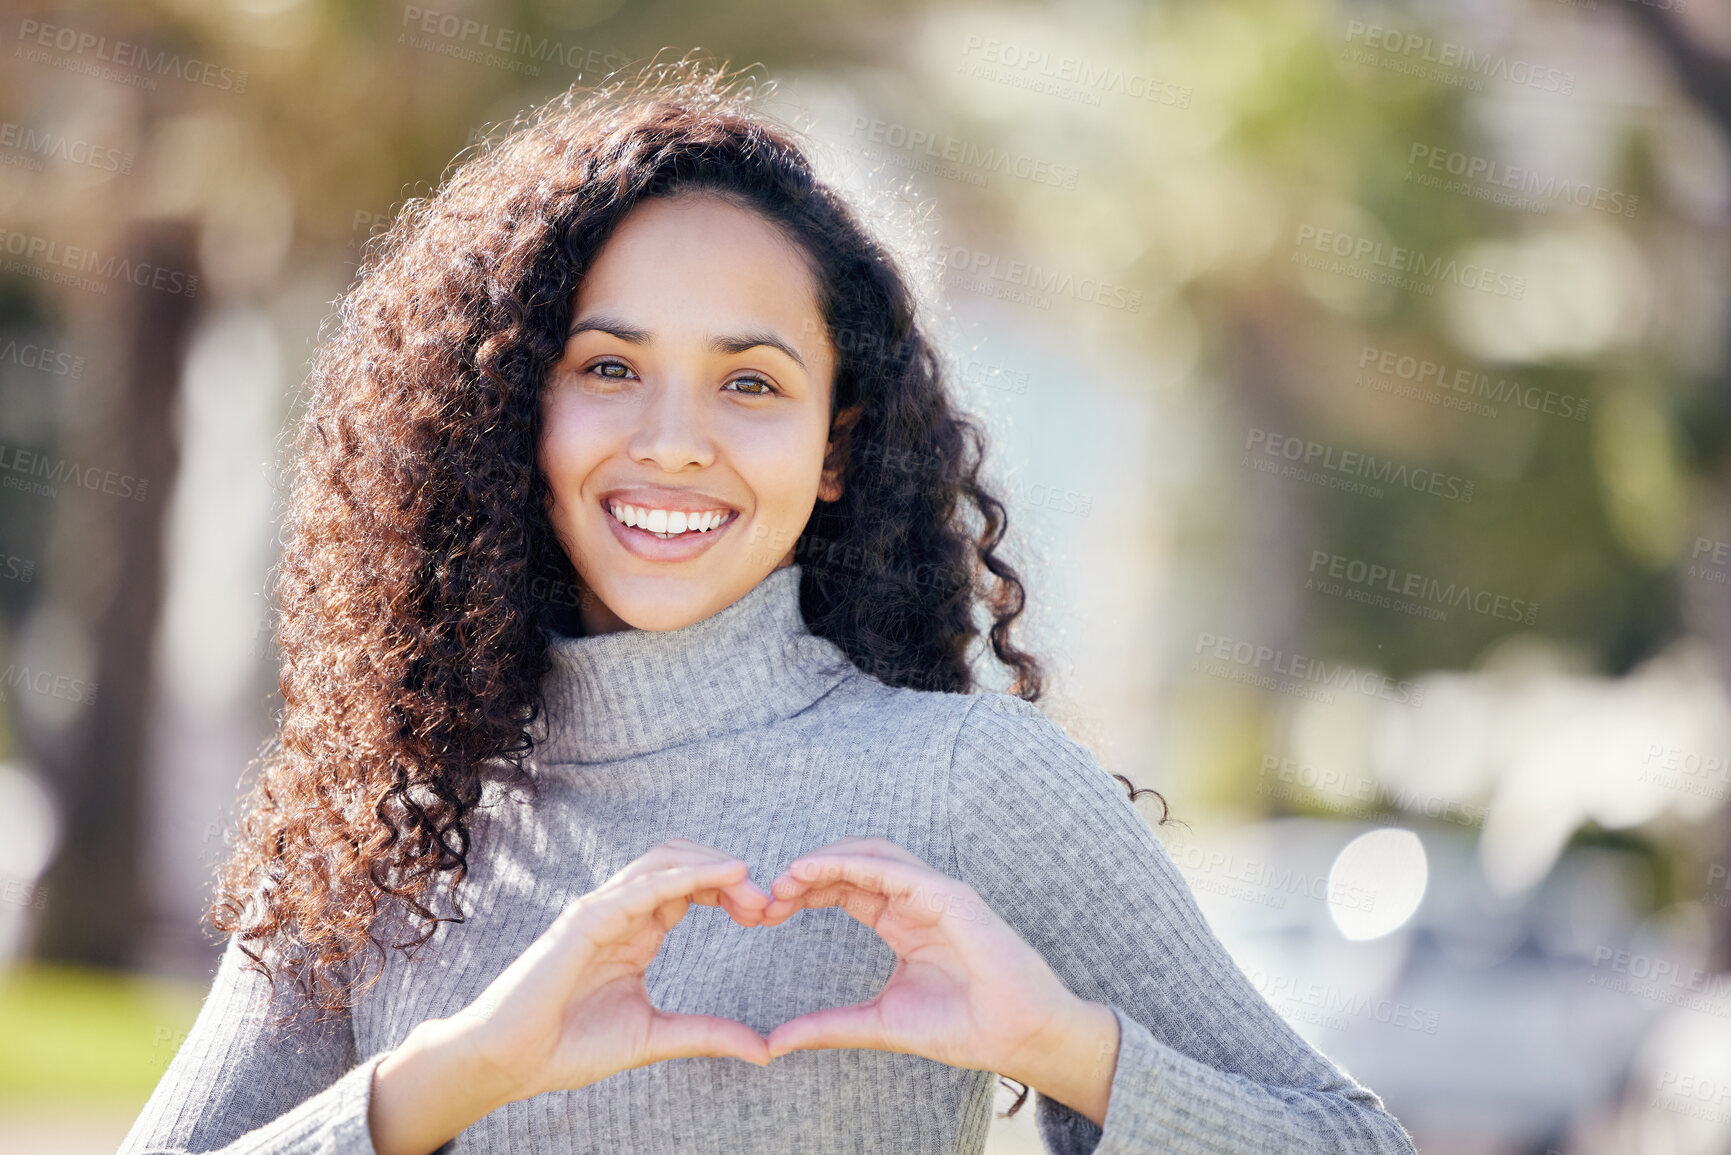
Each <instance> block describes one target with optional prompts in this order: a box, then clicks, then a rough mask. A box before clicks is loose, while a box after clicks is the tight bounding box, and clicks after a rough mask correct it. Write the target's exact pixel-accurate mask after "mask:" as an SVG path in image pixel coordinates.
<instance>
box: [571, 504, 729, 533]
mask: <svg viewBox="0 0 1731 1155" xmlns="http://www.w3.org/2000/svg"><path fill="white" fill-rule="evenodd" d="M602 504H603V505H604V507H605V508H606V510H607V513H608V515H609V516H611V517H612V518H613V520H615V521H617V522H619V524H621V525H625V526H629V527H630V528H632V529H639V530H642V531H643V532H644V533H647V534H652V535H653V536H655V537H658V538H660V539H661V540H663V541H671V540H672V539H673V538H676V537H692V536H695V535H699V534H706V533H714V532H715V531H716V530H718V529H720V528H721V527H722V526H724V525H726V524H728V523H729V522H730V521H732V520H733V519H734V518H735V517H738V516H739V514H738V513H737V512H736V511H734V510H731V509H707V510H702V511H699V512H687V511H685V510H669V509H655V508H652V507H649V506H642V505H631V504H629V503H627V502H623V501H609V502H603V503H602Z"/></svg>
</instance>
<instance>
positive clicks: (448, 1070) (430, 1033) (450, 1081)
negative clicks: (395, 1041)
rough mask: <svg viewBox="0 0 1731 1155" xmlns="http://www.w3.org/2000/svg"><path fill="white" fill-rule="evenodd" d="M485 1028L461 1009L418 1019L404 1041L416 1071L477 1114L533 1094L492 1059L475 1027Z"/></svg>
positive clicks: (409, 1064)
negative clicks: (434, 1017)
mask: <svg viewBox="0 0 1731 1155" xmlns="http://www.w3.org/2000/svg"><path fill="white" fill-rule="evenodd" d="M484 1026H485V1023H484V1022H481V1021H477V1020H475V1019H473V1018H470V1017H468V1016H466V1015H463V1014H461V1013H459V1014H456V1015H452V1016H451V1017H450V1018H445V1019H425V1020H423V1021H422V1022H420V1023H417V1024H416V1025H415V1027H414V1029H413V1030H411V1031H410V1032H409V1034H408V1037H407V1038H405V1039H404V1040H403V1048H406V1049H407V1053H406V1055H405V1056H404V1062H405V1065H406V1066H407V1067H409V1068H410V1069H412V1070H414V1072H415V1074H416V1075H417V1076H418V1077H420V1078H422V1079H425V1080H427V1082H428V1085H431V1086H437V1087H440V1088H442V1089H444V1090H445V1091H446V1092H447V1093H449V1094H450V1095H452V1096H453V1097H454V1098H455V1099H456V1100H457V1101H458V1102H460V1103H462V1104H463V1106H464V1107H465V1108H466V1109H468V1110H473V1111H475V1112H476V1114H475V1118H477V1119H478V1118H480V1117H481V1116H482V1115H485V1114H487V1113H489V1112H491V1111H496V1110H498V1109H499V1108H500V1107H503V1106H504V1105H505V1104H506V1103H511V1102H514V1101H516V1100H518V1099H526V1098H528V1097H529V1096H530V1095H531V1094H532V1093H533V1092H532V1091H531V1090H530V1089H529V1088H527V1087H524V1086H523V1085H522V1082H521V1080H520V1079H519V1078H518V1076H517V1075H516V1074H514V1073H513V1072H511V1071H510V1070H508V1069H507V1068H505V1067H503V1066H501V1065H500V1064H499V1063H498V1062H496V1061H495V1060H494V1059H493V1058H492V1057H491V1053H490V1052H489V1051H488V1049H487V1048H486V1046H484V1045H483V1040H482V1038H481V1036H480V1034H479V1031H480V1030H481V1029H483V1028H484Z"/></svg>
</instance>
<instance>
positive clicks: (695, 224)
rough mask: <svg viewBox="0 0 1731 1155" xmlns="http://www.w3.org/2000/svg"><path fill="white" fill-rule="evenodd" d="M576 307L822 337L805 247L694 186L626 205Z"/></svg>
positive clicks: (656, 323)
mask: <svg viewBox="0 0 1731 1155" xmlns="http://www.w3.org/2000/svg"><path fill="white" fill-rule="evenodd" d="M576 308H577V312H576V313H575V314H574V316H581V315H582V314H583V312H585V311H587V310H591V309H603V308H604V309H606V310H607V311H609V312H619V313H622V314H627V316H626V318H625V319H628V320H630V321H631V322H632V323H633V324H639V325H641V326H642V327H644V328H647V329H650V330H651V331H654V332H657V333H660V332H662V331H667V332H669V333H672V332H676V331H685V330H693V331H694V330H697V329H702V330H704V331H705V335H707V334H709V333H714V332H724V331H732V330H733V329H735V328H737V327H739V326H747V327H749V326H752V325H772V326H774V327H775V328H776V329H777V330H778V331H780V332H781V334H782V335H783V336H784V337H786V338H787V339H789V340H791V341H794V342H795V343H796V344H798V345H800V346H801V348H802V349H803V348H804V347H805V346H807V345H808V344H810V345H812V346H813V347H819V346H823V345H827V340H826V335H825V334H824V331H823V329H824V327H823V324H822V316H821V311H820V309H819V306H818V289H817V281H816V278H815V277H814V276H813V275H812V271H811V268H810V266H809V264H808V263H807V261H806V258H805V255H804V253H803V252H802V251H801V250H800V249H799V247H798V246H797V245H796V244H795V243H794V242H793V241H792V240H791V239H790V238H789V237H788V236H787V234H785V233H784V232H782V230H781V229H780V228H778V227H777V226H776V225H773V224H771V223H770V222H769V221H768V220H766V219H765V218H764V217H763V216H761V215H760V214H758V213H756V212H754V211H752V210H751V209H748V208H744V207H741V206H740V205H737V204H735V203H733V202H731V201H728V200H724V199H722V198H720V197H718V196H713V195H706V194H701V193H688V194H684V195H681V196H678V197H672V198H657V199H654V200H650V201H645V202H644V203H642V204H640V205H638V206H637V207H636V208H634V209H632V210H631V212H630V213H628V214H627V215H626V217H625V219H624V220H623V221H621V222H620V223H619V225H618V227H617V228H615V229H614V231H613V234H612V236H610V237H609V238H608V240H607V243H606V244H605V245H603V246H602V249H601V251H600V253H599V254H597V256H596V258H595V262H594V264H593V265H592V266H591V267H590V269H589V271H588V273H587V274H586V275H585V276H584V278H583V282H582V284H581V285H580V286H579V287H578V290H577V296H576Z"/></svg>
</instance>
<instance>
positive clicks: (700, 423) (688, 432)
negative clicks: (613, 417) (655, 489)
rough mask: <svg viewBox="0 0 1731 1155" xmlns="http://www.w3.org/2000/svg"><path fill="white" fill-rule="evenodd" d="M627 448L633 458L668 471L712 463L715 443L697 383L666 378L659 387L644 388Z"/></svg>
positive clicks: (673, 471)
mask: <svg viewBox="0 0 1731 1155" xmlns="http://www.w3.org/2000/svg"><path fill="white" fill-rule="evenodd" d="M628 451H629V453H630V455H631V459H632V460H633V461H636V462H639V463H641V464H645V465H655V466H657V467H658V468H660V469H661V470H662V471H663V472H665V473H678V472H679V471H680V470H682V469H684V468H686V467H687V466H692V465H695V466H697V467H699V468H702V467H704V466H707V465H710V464H711V463H713V462H714V460H715V443H714V441H713V439H712V438H711V436H710V432H709V429H708V425H707V422H706V420H705V414H704V411H703V405H702V403H701V399H700V398H699V396H698V387H697V386H695V385H692V384H689V383H688V382H686V381H682V380H679V381H667V382H665V383H663V385H662V386H661V388H659V389H648V390H645V391H644V401H643V408H642V409H641V410H640V416H639V419H638V423H637V428H636V429H635V430H634V431H633V432H632V435H631V441H630V445H629V450H628Z"/></svg>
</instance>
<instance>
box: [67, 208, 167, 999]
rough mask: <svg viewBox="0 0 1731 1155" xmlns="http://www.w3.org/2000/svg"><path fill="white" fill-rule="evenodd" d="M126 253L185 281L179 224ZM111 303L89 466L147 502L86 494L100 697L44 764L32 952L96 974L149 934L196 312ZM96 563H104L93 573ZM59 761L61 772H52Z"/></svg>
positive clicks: (152, 227)
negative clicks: (152, 824)
mask: <svg viewBox="0 0 1731 1155" xmlns="http://www.w3.org/2000/svg"><path fill="white" fill-rule="evenodd" d="M124 251H125V252H126V253H127V255H128V256H129V257H130V258H131V259H132V260H134V261H136V262H139V263H148V264H150V265H152V266H156V267H161V268H168V269H178V270H184V271H187V272H189V273H190V272H192V271H194V270H195V269H196V261H197V251H196V236H195V229H194V227H193V226H192V225H191V224H189V223H186V222H181V221H172V222H139V223H136V224H134V225H133V226H131V228H130V229H129V232H128V237H127V243H126V244H125V245H124ZM126 288H127V291H125V292H124V293H119V294H116V298H117V301H116V305H115V310H114V314H113V323H114V325H115V329H114V331H113V333H112V334H111V336H110V339H111V340H112V341H113V343H114V347H115V349H116V350H117V351H118V357H117V362H118V363H117V371H116V377H115V382H114V394H113V397H112V402H111V403H110V404H108V405H106V406H104V410H103V416H102V419H101V421H100V422H99V424H98V425H97V426H96V427H95V428H93V429H92V430H91V434H90V436H91V439H92V441H93V443H94V445H95V446H96V448H95V449H93V451H92V452H91V453H90V454H89V455H88V457H87V458H81V460H90V461H100V462H101V463H102V464H103V465H104V466H105V467H106V468H110V469H113V470H115V471H116V472H119V473H122V474H130V475H132V476H133V477H135V478H143V479H145V480H147V481H148V482H149V488H148V490H147V492H146V496H145V498H144V500H142V501H134V500H125V499H117V498H114V497H93V498H92V500H91V506H92V508H91V510H90V516H91V517H92V518H93V519H95V520H96V521H98V522H99V523H100V522H106V523H107V524H106V525H102V526H101V531H100V532H98V533H96V534H94V535H92V540H94V541H97V542H104V543H107V544H108V546H109V547H110V548H112V549H114V550H115V552H116V555H117V556H116V557H115V558H114V559H113V560H114V562H115V565H114V567H113V572H114V573H115V575H116V576H115V578H114V580H112V581H110V582H108V583H106V589H105V591H103V592H104V593H105V594H106V597H105V598H102V599H100V600H101V603H102V604H94V605H81V606H79V607H78V608H79V610H80V611H81V613H82V614H83V615H84V617H85V622H84V624H85V626H86V627H87V629H88V631H89V636H90V637H91V638H92V639H93V644H94V649H95V662H94V665H95V671H94V677H95V681H96V687H97V689H96V700H95V702H94V703H93V704H92V706H91V708H90V709H89V710H88V711H87V712H86V713H85V714H84V716H83V717H82V718H81V719H80V722H79V723H78V724H77V725H78V732H77V733H76V734H75V735H74V736H73V738H72V740H71V741H69V742H66V743H64V744H61V745H59V748H58V749H57V750H54V751H51V752H50V754H49V761H50V765H49V766H48V767H47V769H48V770H49V774H48V779H49V781H50V782H51V783H53V784H54V788H55V790H56V792H57V794H58V796H59V797H58V798H57V801H58V803H59V807H60V815H61V839H60V846H59V850H58V852H57V854H56V857H55V860H54V862H53V863H52V864H51V865H50V866H49V868H48V871H47V874H46V876H45V885H46V886H47V891H48V906H47V909H46V910H45V911H44V914H43V919H42V922H41V924H40V928H39V932H38V939H37V942H36V949H35V953H36V954H37V955H38V956H39V957H41V958H44V959H57V960H61V961H67V962H77V963H85V964H89V965H95V966H107V967H122V966H126V965H128V964H129V963H130V962H131V961H132V960H131V954H132V952H133V950H134V948H135V946H136V944H137V942H138V940H139V934H140V931H141V930H142V928H143V924H144V915H145V910H144V905H145V902H146V901H147V889H146V887H145V885H144V860H143V850H144V847H143V829H144V817H145V816H144V804H145V793H144V742H145V722H146V719H147V718H148V716H149V715H148V710H149V701H150V687H151V683H152V676H151V666H152V660H153V649H154V646H153V643H154V639H155V635H156V624H157V617H158V614H159V611H160V607H161V603H162V592H163V583H164V554H165V548H164V529H165V523H166V520H167V513H168V502H169V497H170V495H171V493H172V492H173V488H174V476H175V472H176V470H177V468H178V465H179V461H180V447H179V435H178V430H177V419H178V416H179V411H180V405H179V393H180V378H181V371H182V367H183V366H184V364H185V360H186V350H187V345H188V341H189V337H190V333H191V330H192V324H193V319H194V316H195V314H196V310H197V307H196V304H195V302H194V299H193V298H192V297H188V296H184V295H182V294H179V293H172V292H163V291H159V290H154V289H150V288H141V287H136V286H132V285H127V287H126ZM96 564H100V563H96ZM55 763H58V764H55Z"/></svg>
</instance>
